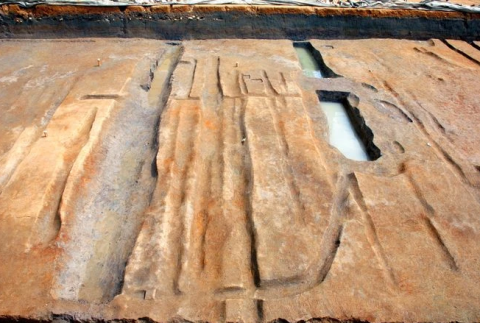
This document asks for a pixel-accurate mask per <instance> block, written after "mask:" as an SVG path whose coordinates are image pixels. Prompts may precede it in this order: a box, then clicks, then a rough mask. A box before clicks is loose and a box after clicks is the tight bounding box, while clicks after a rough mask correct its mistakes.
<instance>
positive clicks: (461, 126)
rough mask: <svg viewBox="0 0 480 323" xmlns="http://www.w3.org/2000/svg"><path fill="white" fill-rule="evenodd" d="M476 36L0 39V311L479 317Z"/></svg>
mask: <svg viewBox="0 0 480 323" xmlns="http://www.w3.org/2000/svg"><path fill="white" fill-rule="evenodd" d="M479 45H480V44H478V43H475V42H472V43H468V42H463V41H455V40H436V39H433V40H428V41H411V40H379V39H372V40H310V43H309V44H303V45H301V46H303V47H304V48H306V49H307V55H308V51H309V52H310V53H311V55H312V57H313V58H312V59H315V60H317V64H316V65H318V68H319V69H320V70H322V71H323V72H324V73H325V74H324V75H325V76H327V77H325V78H311V77H308V76H306V75H305V74H303V73H302V68H301V64H300V62H299V61H298V57H297V54H296V51H295V48H294V46H293V43H292V42H291V41H287V40H275V41H274V40H270V41H255V40H209V41H184V42H182V43H168V42H163V41H156V40H138V39H130V40H125V39H110V40H105V39H82V40H78V39H71V40H56V41H55V40H28V41H26V40H25V41H23V40H16V41H13V40H8V41H1V42H0V66H1V68H0V109H1V113H2V118H0V223H1V225H0V242H1V243H0V259H2V261H1V263H0V320H2V319H5V320H11V319H19V318H22V319H35V320H52V319H57V320H64V321H65V320H66V321H71V320H78V321H80V320H87V321H89V320H115V319H118V320H137V319H138V320H139V319H141V320H144V321H149V320H153V321H158V322H167V321H175V322H176V321H179V322H182V321H184V320H185V321H195V322H197V321H207V322H246V323H250V322H285V321H288V322H297V321H302V320H305V321H308V320H311V319H317V320H318V321H319V322H336V321H337V320H339V321H352V322H353V321H369V322H377V321H385V322H393V321H395V322H400V321H407V322H416V321H417V322H434V321H435V322H438V321H440V322H447V321H465V322H467V321H479V320H480V314H479V313H480V290H479V289H478V288H476V287H475V286H476V285H477V282H478V281H479V279H480V270H479V269H478V268H480V263H479V257H478V255H479V254H480V243H479V241H480V231H479V230H480V218H479V215H480V191H479V190H480V171H479V170H480V151H479V149H478V147H479V146H480V133H479V130H478V124H479V123H480V112H479V111H478V109H479V107H480V98H479V96H478V93H480V83H479V82H478V79H479V77H480V47H479ZM297 46H299V45H298V44H297ZM314 65H315V64H314ZM325 71H328V73H326V72H325ZM308 75H316V74H312V73H310V74H308ZM322 100H327V101H338V102H341V103H343V104H344V106H345V107H346V111H347V115H348V116H349V118H350V119H351V122H352V124H353V127H354V130H355V131H356V132H357V134H358V136H359V137H360V140H361V141H362V142H363V144H364V145H365V147H366V149H367V153H368V154H369V157H370V159H371V160H372V161H354V160H350V159H347V158H346V157H345V156H344V155H343V154H342V153H341V152H340V151H339V150H337V149H336V148H335V147H333V146H331V145H330V144H329V138H328V133H329V124H328V123H327V117H326V116H325V115H324V113H323V111H322V108H321V101H322ZM312 322H316V321H315V320H314V321H312Z"/></svg>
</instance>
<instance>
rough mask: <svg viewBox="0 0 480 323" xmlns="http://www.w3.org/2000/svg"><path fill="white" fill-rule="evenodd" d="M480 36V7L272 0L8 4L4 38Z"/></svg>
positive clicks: (1, 20) (0, 20)
mask: <svg viewBox="0 0 480 323" xmlns="http://www.w3.org/2000/svg"><path fill="white" fill-rule="evenodd" d="M72 37H75V38H77V37H123V38H128V37H135V38H139V37H140V38H152V39H164V40H187V39H222V38H249V39H291V40H305V39H309V38H317V39H361V38H404V39H419V40H422V39H429V38H451V39H463V40H468V41H471V40H479V39H480V14H476V13H467V12H459V11H433V10H418V9H385V8H382V9H361V8H325V7H309V6H270V5H268V6H267V5H258V6H248V5H153V6H137V5H136V6H81V5H79V6H76V5H75V6H74V5H47V4H39V5H36V6H32V7H25V8H23V7H21V6H19V5H17V4H3V5H1V6H0V38H3V39H8V38H17V39H21V38H72Z"/></svg>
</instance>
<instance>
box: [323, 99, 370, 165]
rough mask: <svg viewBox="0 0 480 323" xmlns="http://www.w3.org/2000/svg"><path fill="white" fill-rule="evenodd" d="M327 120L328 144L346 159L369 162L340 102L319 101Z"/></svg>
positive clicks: (363, 146) (363, 147)
mask: <svg viewBox="0 0 480 323" xmlns="http://www.w3.org/2000/svg"><path fill="white" fill-rule="evenodd" d="M320 104H321V107H322V110H323V112H324V113H325V115H326V116H327V120H328V128H329V142H330V144H331V145H332V146H334V147H335V148H337V149H338V150H340V152H341V153H342V154H343V155H344V156H345V157H347V158H348V159H352V160H357V161H367V160H370V158H369V156H368V154H367V151H366V149H365V145H364V144H363V142H362V140H361V139H360V137H359V136H358V134H357V132H356V131H355V129H354V128H353V125H352V122H351V121H350V118H349V116H348V114H347V110H346V109H345V106H344V105H343V104H342V103H340V102H329V101H321V102H320Z"/></svg>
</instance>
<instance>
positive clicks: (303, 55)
mask: <svg viewBox="0 0 480 323" xmlns="http://www.w3.org/2000/svg"><path fill="white" fill-rule="evenodd" d="M294 48H295V51H296V52H297V56H298V59H299V61H300V64H301V65H302V70H303V74H304V75H305V76H307V77H314V78H317V79H321V78H323V75H322V72H321V71H320V65H319V64H318V62H317V60H316V59H315V57H313V55H312V52H311V51H310V50H309V49H308V48H307V47H305V46H295V45H294Z"/></svg>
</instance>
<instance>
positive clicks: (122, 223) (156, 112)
mask: <svg viewBox="0 0 480 323" xmlns="http://www.w3.org/2000/svg"><path fill="white" fill-rule="evenodd" d="M180 52H181V50H180V47H178V46H167V48H166V50H165V52H164V54H163V56H162V57H161V58H160V60H159V62H158V66H157V62H154V63H153V72H154V74H151V76H150V78H151V79H150V80H147V83H148V84H149V86H148V89H149V91H146V90H145V89H144V88H142V87H140V86H139V85H138V81H136V82H135V81H134V82H130V85H129V86H128V87H129V88H128V93H129V96H128V97H127V98H126V99H125V100H123V101H120V102H117V103H116V109H117V110H116V113H115V114H113V115H112V116H111V118H110V120H108V121H107V126H106V127H105V129H104V131H103V133H102V141H101V142H99V143H98V144H97V145H94V146H93V148H92V150H91V151H90V158H87V161H86V163H93V164H85V165H84V166H82V167H81V168H82V169H83V172H84V173H83V175H82V177H81V178H82V182H83V183H88V184H87V185H82V186H81V187H78V188H77V190H75V194H74V195H73V196H72V197H70V198H68V200H69V204H68V206H67V207H65V208H63V209H62V208H61V209H60V212H61V216H62V219H63V221H62V226H61V228H60V233H59V237H58V238H57V244H58V246H59V247H60V248H61V249H62V252H61V254H60V256H59V258H58V259H57V262H56V277H55V279H54V285H53V289H52V294H53V295H54V297H56V298H58V299H66V300H81V301H89V302H95V303H96V302H108V301H110V300H112V299H113V297H114V296H115V295H117V294H119V293H120V291H121V288H122V285H123V276H124V271H125V266H126V262H127V260H128V257H129V256H130V253H131V251H132V249H133V245H134V243H135V240H136V237H137V234H138V231H139V229H140V225H141V223H142V222H143V215H144V212H145V209H146V208H147V207H148V204H149V203H150V199H151V196H152V192H153V190H154V187H155V182H156V169H155V167H152V165H154V164H155V162H154V161H155V156H156V153H157V149H158V140H157V135H158V125H159V119H160V115H161V112H162V110H163V108H164V106H165V103H166V100H167V98H168V96H169V92H170V86H169V80H170V76H171V74H172V72H173V70H174V68H175V65H176V63H177V61H178V56H179V54H180ZM148 64H150V62H148V61H146V62H144V63H142V62H140V63H139V64H138V72H136V73H137V75H136V76H135V75H134V77H133V79H134V80H135V78H136V77H140V78H141V77H142V76H141V75H142V74H144V73H145V70H148V67H147V66H145V65H148ZM140 81H141V80H140ZM92 166H93V168H94V173H95V177H94V178H91V177H90V174H88V173H86V172H85V168H86V167H89V168H92ZM74 175H75V174H74ZM71 176H73V175H72V174H71V175H70V177H71ZM70 210H74V211H73V212H75V213H76V216H75V218H70V217H69V213H70V212H69V211H70Z"/></svg>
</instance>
